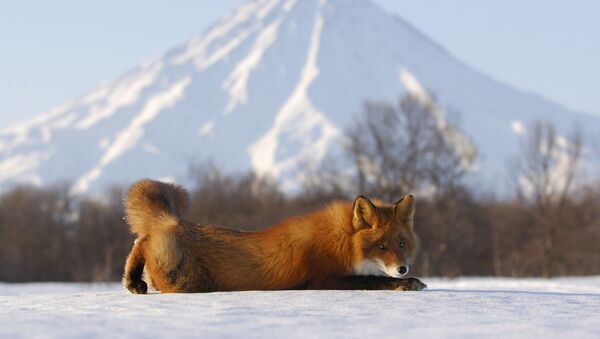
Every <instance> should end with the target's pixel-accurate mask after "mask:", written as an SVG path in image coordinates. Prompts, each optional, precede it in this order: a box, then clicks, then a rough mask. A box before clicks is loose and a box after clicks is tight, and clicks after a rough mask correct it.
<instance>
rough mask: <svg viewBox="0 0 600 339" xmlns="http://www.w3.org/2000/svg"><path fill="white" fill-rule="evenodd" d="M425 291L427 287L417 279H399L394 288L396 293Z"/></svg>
mask: <svg viewBox="0 0 600 339" xmlns="http://www.w3.org/2000/svg"><path fill="white" fill-rule="evenodd" d="M425 289H427V285H425V284H424V283H422V282H421V280H419V279H417V278H406V279H401V280H400V281H399V282H398V284H397V286H396V288H395V290H396V291H422V290H425Z"/></svg>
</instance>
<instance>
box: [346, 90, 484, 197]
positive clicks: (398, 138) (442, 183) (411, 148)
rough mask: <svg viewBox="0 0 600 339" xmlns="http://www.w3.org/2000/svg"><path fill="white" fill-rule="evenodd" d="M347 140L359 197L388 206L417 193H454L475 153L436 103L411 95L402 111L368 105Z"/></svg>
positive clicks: (400, 103)
mask: <svg viewBox="0 0 600 339" xmlns="http://www.w3.org/2000/svg"><path fill="white" fill-rule="evenodd" d="M347 137H348V140H349V144H348V153H349V155H350V157H351V158H352V161H353V162H354V164H355V167H356V170H357V174H356V184H357V188H358V191H359V192H361V193H365V194H372V195H376V196H377V197H380V198H383V199H388V200H389V199H396V198H397V197H398V196H401V195H402V194H405V193H406V192H411V191H414V190H419V189H421V190H423V189H431V188H433V189H434V190H435V191H436V192H438V191H444V190H445V189H447V188H449V187H452V186H453V185H455V184H456V183H457V182H458V180H459V179H460V178H462V177H463V175H464V174H465V172H466V171H467V169H468V167H469V166H470V165H471V164H472V162H473V161H474V159H475V153H476V152H475V149H474V147H473V146H472V144H471V143H470V142H469V141H468V140H467V139H466V137H464V135H463V134H461V133H460V132H459V131H458V129H457V128H456V127H455V126H453V125H452V124H450V123H449V122H447V121H446V120H445V119H444V117H443V115H442V113H441V112H440V111H439V110H437V108H436V105H435V102H434V101H433V99H432V101H429V102H423V100H421V99H419V98H416V97H414V96H411V95H406V96H404V97H403V98H402V99H401V100H400V102H399V104H398V106H397V107H394V106H391V105H388V104H384V103H374V102H367V103H366V104H365V106H364V110H363V112H362V114H361V115H360V116H359V117H358V119H357V120H356V121H355V123H354V124H353V125H352V126H351V127H350V129H349V130H348V131H347Z"/></svg>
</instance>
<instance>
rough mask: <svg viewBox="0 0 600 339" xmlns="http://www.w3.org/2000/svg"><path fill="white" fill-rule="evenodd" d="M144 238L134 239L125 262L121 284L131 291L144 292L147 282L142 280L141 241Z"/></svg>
mask: <svg viewBox="0 0 600 339" xmlns="http://www.w3.org/2000/svg"><path fill="white" fill-rule="evenodd" d="M144 241H145V238H138V239H136V241H135V243H134V245H133V249H131V253H129V257H127V262H126V263H125V274H124V275H123V285H124V286H125V288H127V289H128V290H129V291H130V292H131V293H136V294H146V293H147V292H148V284H146V282H145V281H143V280H142V276H143V274H144V263H145V262H144V252H143V243H144Z"/></svg>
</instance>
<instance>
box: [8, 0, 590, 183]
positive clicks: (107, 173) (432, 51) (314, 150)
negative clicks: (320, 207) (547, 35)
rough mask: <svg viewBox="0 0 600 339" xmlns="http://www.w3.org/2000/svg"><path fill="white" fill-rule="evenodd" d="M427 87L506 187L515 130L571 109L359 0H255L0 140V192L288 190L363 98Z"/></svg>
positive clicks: (488, 177) (574, 117)
mask: <svg viewBox="0 0 600 339" xmlns="http://www.w3.org/2000/svg"><path fill="white" fill-rule="evenodd" d="M423 89H429V90H432V91H433V92H434V93H435V94H436V96H437V98H438V100H439V102H440V107H451V108H453V109H457V110H459V111H460V112H461V115H460V117H461V119H460V120H461V126H462V128H463V130H464V131H465V132H466V134H467V136H468V137H469V138H470V139H471V140H472V141H473V142H474V143H475V145H476V146H477V148H478V149H479V152H480V154H481V155H482V157H481V158H480V160H479V164H478V166H477V168H478V171H479V172H480V174H481V177H482V178H483V180H484V181H487V182H491V181H492V179H495V178H498V177H499V176H504V173H505V172H506V170H507V166H506V161H507V158H508V157H509V156H510V155H511V154H514V153H515V152H516V151H517V146H518V135H519V133H522V126H526V125H527V124H528V123H529V122H531V121H532V120H535V119H544V120H549V121H552V122H554V123H555V124H556V125H558V126H559V127H560V128H561V129H560V131H561V132H563V133H564V132H565V131H566V130H567V129H568V128H570V127H571V126H572V125H573V123H574V122H575V121H577V122H579V123H580V124H581V125H583V126H585V127H586V128H588V129H590V130H593V129H594V128H596V129H597V128H599V127H600V118H598V117H595V116H591V115H585V114H579V113H576V112H571V111H569V110H568V109H565V108H564V107H561V106H559V105H556V104H554V103H552V102H550V101H547V100H545V99H543V98H540V97H538V96H535V95H533V94H529V93H523V92H520V91H518V90H515V89H513V88H511V87H508V86H506V85H503V84H500V83H497V82H495V81H493V80H491V79H489V78H488V77H486V76H485V75H482V74H480V73H479V72H477V71H474V70H472V69H470V68H469V67H467V66H465V65H464V64H462V63H461V62H459V61H457V60H456V59H455V58H454V57H452V56H451V55H450V54H449V53H447V52H446V51H445V50H443V49H442V48H440V47H439V46H438V45H436V44H435V43H433V42H431V41H430V40H429V39H427V38H426V37H425V36H423V35H422V34H420V33H419V32H418V31H416V30H415V29H414V28H412V27H411V26H410V25H408V24H407V23H405V22H403V21H402V20H400V19H399V18H397V17H394V16H391V15H388V14H386V13H385V12H383V11H382V10H381V9H379V8H377V7H376V6H374V5H372V4H371V3H370V2H368V1H363V0H302V1H294V0H262V1H250V2H247V3H245V4H244V5H242V6H240V7H239V8H237V9H235V10H234V11H232V12H231V13H230V14H228V15H226V16H225V17H224V18H223V19H221V20H220V21H219V22H217V23H216V24H215V25H214V26H212V27H211V28H209V29H208V30H207V31H206V32H204V33H203V34H201V35H199V36H197V37H195V38H193V39H191V40H190V41H189V42H187V43H186V44H185V45H183V46H179V47H177V48H174V49H173V50H171V51H169V52H167V53H166V54H164V55H162V56H160V57H158V58H156V59H154V60H151V61H149V62H146V63H144V64H142V65H140V66H139V67H137V68H136V69H134V70H132V71H131V72H129V73H128V74H125V75H124V76H122V77H121V78H119V79H117V80H115V81H112V82H109V83H105V84H102V85H100V86H99V87H97V88H96V89H94V90H92V91H90V92H89V93H87V94H86V95H84V96H82V97H80V98H78V99H76V100H73V101H71V102H69V103H66V104H65V105H63V106H61V107H59V108H56V109H54V110H52V111H50V112H48V113H46V114H43V115H41V116H39V117H37V118H35V119H33V120H32V121H29V122H26V123H24V124H20V125H17V126H13V127H11V128H8V129H6V130H4V131H2V132H1V133H0V187H3V188H5V187H9V186H10V185H13V184H14V183H17V182H28V183H33V184H48V183H53V182H56V181H60V180H71V181H72V182H73V187H72V192H73V193H85V192H99V191H101V190H102V189H103V188H105V187H106V186H107V185H109V184H113V183H116V184H129V183H131V182H132V181H134V180H136V179H139V178H141V177H154V178H170V179H172V180H177V181H180V182H185V181H186V180H187V178H188V169H189V166H190V164H193V163H197V162H200V161H203V160H206V159H212V160H213V161H214V162H216V163H217V164H219V166H221V167H222V168H223V169H224V170H227V171H243V170H247V169H253V170H255V171H257V172H258V173H259V174H269V175H273V176H274V177H276V178H278V179H279V180H280V181H281V182H282V184H283V185H284V187H285V188H286V189H293V188H294V187H295V186H297V185H298V184H299V183H300V182H301V181H302V179H303V175H304V174H305V173H306V169H307V168H311V167H313V166H316V165H318V164H319V162H320V161H321V160H322V159H323V158H324V156H325V155H326V154H327V153H328V152H333V153H335V148H336V147H337V145H338V142H337V140H338V138H339V136H340V135H341V132H342V131H343V130H344V128H345V126H347V125H348V123H350V122H351V121H352V118H353V116H354V114H356V113H357V112H358V111H359V110H360V107H361V104H362V102H363V101H364V100H366V99H371V100H384V101H388V102H394V101H396V100H397V99H398V97H399V96H400V95H402V94H404V93H407V92H410V93H415V94H422V92H423Z"/></svg>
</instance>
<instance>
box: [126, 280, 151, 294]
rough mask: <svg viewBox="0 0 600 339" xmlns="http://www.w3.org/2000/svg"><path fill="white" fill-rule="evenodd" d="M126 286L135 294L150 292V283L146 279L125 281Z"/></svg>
mask: <svg viewBox="0 0 600 339" xmlns="http://www.w3.org/2000/svg"><path fill="white" fill-rule="evenodd" d="M125 287H126V288H127V289H128V290H129V292H131V293H134V294H146V293H147V292H148V284H146V282H145V281H143V280H139V281H128V282H127V283H125Z"/></svg>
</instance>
